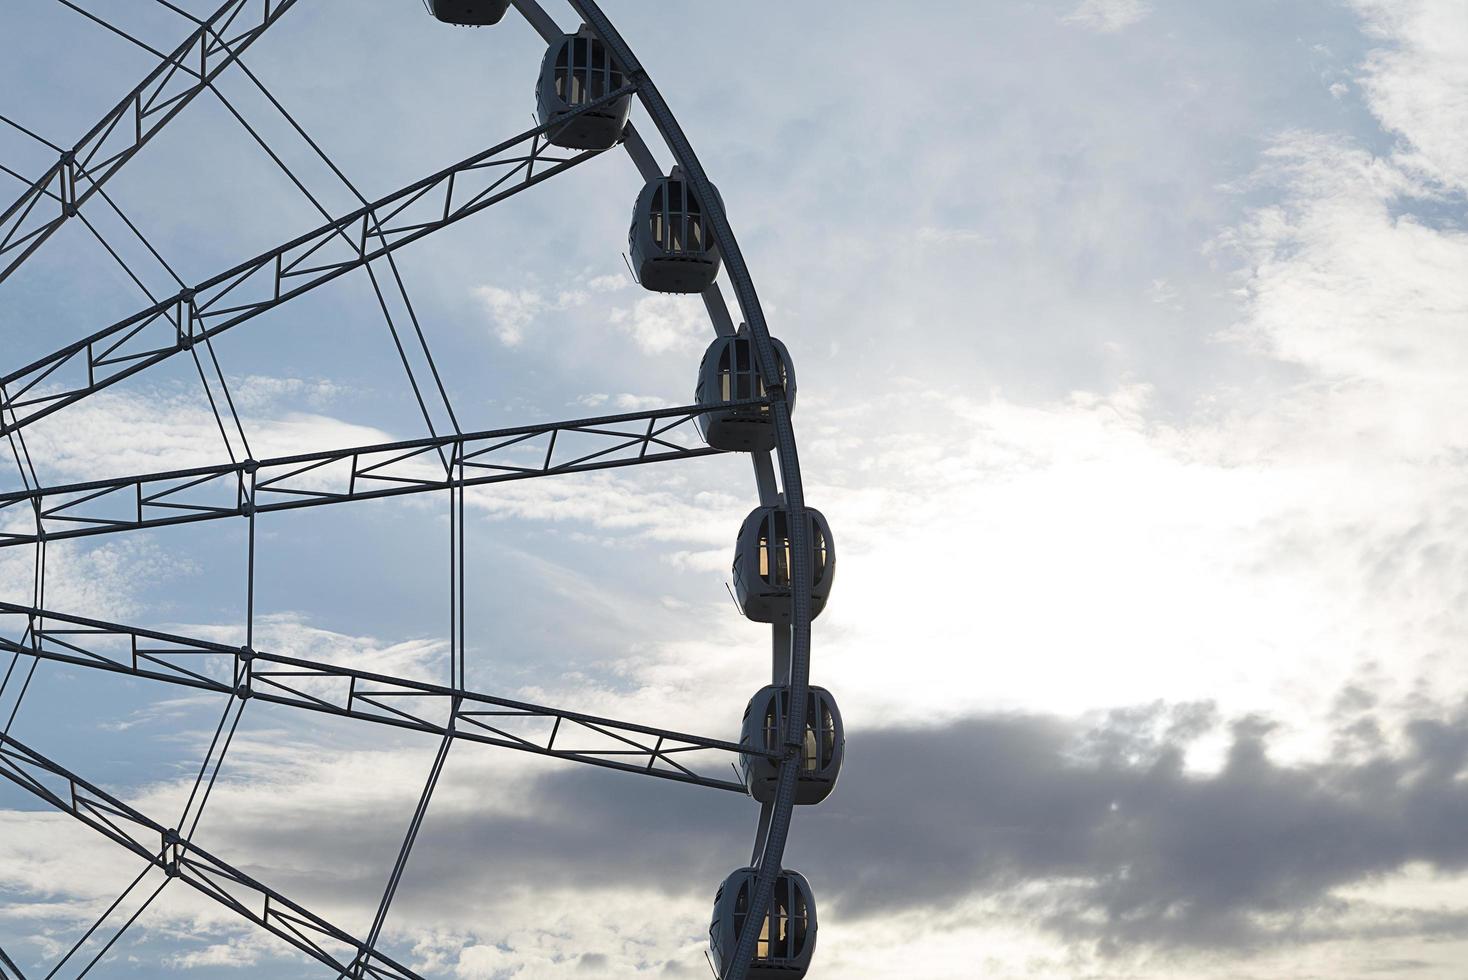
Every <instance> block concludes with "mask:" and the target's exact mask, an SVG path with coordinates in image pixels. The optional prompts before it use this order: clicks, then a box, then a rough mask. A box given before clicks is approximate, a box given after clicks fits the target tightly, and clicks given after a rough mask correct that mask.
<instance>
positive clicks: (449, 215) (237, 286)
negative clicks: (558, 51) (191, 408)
mask: <svg viewBox="0 0 1468 980" xmlns="http://www.w3.org/2000/svg"><path fill="white" fill-rule="evenodd" d="M633 91H635V89H634V87H633V86H630V85H627V86H623V87H622V88H619V89H617V90H616V91H614V92H610V93H608V94H607V95H606V96H604V97H603V98H600V99H597V100H595V101H593V102H588V103H586V104H585V105H583V106H580V107H579V108H578V109H577V110H576V111H575V112H574V113H569V114H567V115H566V116H564V117H562V118H561V119H559V120H557V121H556V122H554V123H550V124H547V125H545V126H537V127H536V128H535V129H531V130H527V131H526V132H524V133H521V134H520V135H519V136H515V137H512V138H510V139H508V140H505V141H504V142H503V143H500V144H498V145H497V146H493V147H491V148H489V149H488V150H485V151H483V152H482V153H478V154H475V155H474V156H472V157H469V158H468V159H467V160H462V161H460V162H459V163H456V164H454V165H453V166H451V167H449V168H447V169H445V170H440V171H439V172H438V173H436V174H433V175H432V176H430V177H425V178H424V179H422V180H420V181H417V182H416V183H413V184H409V185H408V186H407V187H404V188H401V189H400V190H396V191H394V192H392V193H391V194H389V195H387V196H386V197H383V198H380V199H379V200H377V201H374V202H372V203H371V204H368V205H366V206H365V207H362V208H358V209H357V210H355V211H353V212H351V213H350V214H347V215H345V216H343V217H341V218H337V219H335V220H334V221H330V222H328V223H326V224H324V225H322V226H321V227H319V228H316V229H314V230H312V231H309V232H307V233H306V234H304V235H302V236H300V237H299V238H296V239H293V240H291V241H289V242H286V243H285V244H283V245H279V246H277V247H275V248H273V249H271V250H269V251H268V252H263V253H261V254H260V255H257V256H255V257H254V258H253V259H250V260H248V261H246V262H242V263H240V264H239V265H237V266H235V267H234V268H232V269H228V270H226V271H224V272H221V273H219V274H218V275H215V276H212V277H210V278H208V279H205V280H204V281H203V282H201V283H199V284H197V285H195V286H192V287H190V288H188V289H184V290H182V291H180V292H179V293H178V294H177V295H176V296H172V297H170V298H168V299H166V300H163V301H161V302H159V303H155V304H154V305H152V306H149V307H148V308H147V309H144V310H139V311H138V312H137V313H134V314H133V315H132V316H129V317H126V318H125V319H122V320H119V321H118V322H116V323H114V324H112V325H111V326H110V327H104V328H103V329H102V330H99V331H97V332H96V333H94V334H92V335H91V336H89V337H84V338H82V339H81V340H78V341H75V342H73V343H71V344H68V345H67V346H65V347H63V348H61V349H60V350H58V351H55V352H53V353H51V354H47V355H46V356H45V357H42V358H41V359H39V360H37V361H33V362H32V363H30V364H28V365H26V366H25V367H23V368H20V369H18V370H15V371H12V372H11V373H9V374H7V375H5V376H4V377H0V436H3V435H6V434H7V433H10V432H13V431H15V430H16V429H20V428H24V427H25V426H27V425H29V424H30V423H32V422H34V421H36V420H37V419H39V418H43V417H45V416H47V415H49V414H51V413H52V412H54V411H56V410H57V409H60V408H63V407H65V406H67V405H70V404H71V403H73V402H75V401H79V400H80V399H82V398H85V397H86V396H88V395H90V394H92V393H93V392H96V391H100V390H101V389H103V388H106V387H107V386H108V385H112V384H115V383H117V382H118V381H121V380H122V379H123V378H127V377H131V376H132V375H134V374H137V373H138V372H140V371H143V370H146V369H147V368H149V367H151V366H153V365H154V364H157V363H159V362H160V361H163V360H166V359H168V358H170V357H172V356H173V355H174V354H177V353H180V352H182V351H186V350H189V349H190V348H192V347H193V345H194V344H196V343H200V342H202V341H203V340H205V339H207V338H211V337H214V336H217V335H218V334H221V333H223V332H224V331H226V330H228V329H229V328H230V327H233V326H235V325H237V324H240V323H243V322H245V321H246V320H249V319H252V318H253V317H256V316H259V315H260V314H261V313H264V312H266V311H267V310H271V309H274V308H275V307H277V306H279V305H280V304H282V303H284V302H286V301H287V300H290V299H293V298H294V297H296V296H299V295H301V294H302V293H304V292H307V291H309V290H311V289H315V288H316V287H317V286H321V285H324V284H325V283H328V282H330V281H332V280H333V279H336V278H337V277H338V276H341V275H343V274H345V273H347V272H350V271H352V270H353V269H356V268H358V267H360V266H363V265H366V264H367V263H368V262H370V261H372V260H373V259H375V258H378V257H379V256H383V255H387V254H388V253H390V252H393V251H395V250H397V249H399V248H401V247H403V246H404V245H407V244H408V243H410V242H415V241H417V240H418V239H420V238H423V237H425V236H427V235H431V234H433V233H434V232H435V231H438V230H440V229H442V228H446V227H448V226H449V225H451V224H454V223H455V222H457V221H460V220H462V219H464V218H467V217H469V216H470V215H472V214H477V213H478V212H480V211H483V210H484V209H485V208H488V207H490V206H491V205H493V204H496V203H498V202H500V201H503V200H504V199H505V198H507V197H510V196H512V195H514V194H517V193H519V192H520V191H522V190H525V189H526V188H528V187H532V186H534V185H536V184H538V183H540V182H541V181H544V180H547V179H549V178H551V177H553V176H555V175H556V174H558V173H561V172H562V171H565V170H569V169H570V168H571V167H574V166H576V165H577V164H579V163H582V162H584V161H586V160H589V159H591V158H592V157H594V156H598V155H600V154H601V153H604V152H606V151H604V150H586V151H583V152H581V153H577V154H575V155H573V156H569V157H561V156H555V155H552V153H551V150H552V146H551V144H550V143H549V142H548V140H547V138H546V134H547V133H549V132H551V131H553V130H557V129H560V128H561V127H564V126H566V125H569V123H570V120H571V117H572V116H576V115H579V114H581V113H583V112H590V111H594V110H596V109H597V108H599V107H601V106H602V105H605V104H607V103H609V102H613V101H615V100H616V99H619V98H621V97H623V96H624V95H628V94H630V93H631V92H633ZM537 168H539V169H537ZM67 366H71V367H73V368H81V369H84V374H85V377H84V379H78V380H76V381H74V382H73V384H72V386H70V387H66V386H65V385H63V386H62V387H61V388H60V390H53V389H52V388H51V387H50V385H53V384H56V383H57V380H58V379H59V375H58V372H59V371H60V370H61V369H62V368H64V367H67ZM48 382H49V384H48ZM7 413H8V414H9V419H8V420H6V418H5V416H6V414H7Z"/></svg>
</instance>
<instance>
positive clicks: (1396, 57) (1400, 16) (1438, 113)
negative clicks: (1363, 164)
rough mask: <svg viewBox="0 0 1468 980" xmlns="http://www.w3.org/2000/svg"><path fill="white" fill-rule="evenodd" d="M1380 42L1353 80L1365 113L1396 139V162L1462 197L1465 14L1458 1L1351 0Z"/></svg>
mask: <svg viewBox="0 0 1468 980" xmlns="http://www.w3.org/2000/svg"><path fill="white" fill-rule="evenodd" d="M1355 6H1356V8H1357V10H1359V11H1360V13H1361V15H1362V17H1363V19H1364V20H1365V24H1366V28H1367V30H1368V32H1370V33H1371V34H1372V35H1373V36H1375V37H1376V38H1378V39H1380V40H1382V41H1384V42H1386V43H1385V44H1384V45H1383V46H1381V47H1378V48H1376V49H1374V50H1373V51H1372V52H1371V54H1370V56H1369V57H1368V58H1367V60H1366V65H1365V74H1364V77H1363V78H1362V79H1361V84H1362V87H1363V88H1364V89H1365V92H1366V96H1367V102H1368V104H1369V105H1370V107H1371V111H1372V112H1373V113H1374V114H1375V115H1376V116H1377V118H1378V119H1380V120H1381V123H1382V125H1383V127H1385V128H1386V129H1388V130H1390V131H1392V132H1395V133H1397V134H1398V135H1400V136H1401V138H1402V139H1403V141H1404V142H1405V144H1406V146H1405V147H1404V148H1403V152H1402V154H1401V159H1402V161H1403V162H1404V163H1405V164H1407V165H1408V166H1410V167H1412V168H1413V169H1414V170H1417V171H1419V172H1421V173H1423V174H1425V175H1426V176H1428V177H1429V178H1430V179H1432V180H1434V181H1437V182H1440V183H1441V184H1443V185H1445V186H1447V187H1449V188H1452V189H1456V190H1458V191H1468V16H1464V13H1463V5H1462V3H1460V2H1458V0H1355Z"/></svg>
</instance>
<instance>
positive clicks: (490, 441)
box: [0, 399, 763, 548]
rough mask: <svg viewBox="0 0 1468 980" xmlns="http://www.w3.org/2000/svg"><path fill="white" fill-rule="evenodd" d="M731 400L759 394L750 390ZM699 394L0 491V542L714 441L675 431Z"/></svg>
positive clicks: (552, 470)
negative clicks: (670, 401)
mask: <svg viewBox="0 0 1468 980" xmlns="http://www.w3.org/2000/svg"><path fill="white" fill-rule="evenodd" d="M727 404H728V405H729V406H731V407H740V406H750V405H759V404H763V403H762V402H761V401H759V400H757V399H749V400H743V401H734V402H729V403H727ZM705 411H707V409H705V408H703V407H701V406H697V405H685V406H681V407H678V408H661V409H655V410H653V411H648V412H632V413H629V414H625V415H605V416H601V417H598V418H590V419H574V420H571V421H567V422H548V423H542V424H539V425H526V426H518V427H516V428H509V429H493V430H490V431H486V432H470V433H465V434H455V435H447V436H437V437H425V438H421V439H409V440H406V441H403V442H389V443H381V444H378V445H374V446H355V447H351V448H347V449H329V450H323V451H318V452H314V453H303V454H301V455H298V456H281V457H277V458H274V459H266V460H249V459H247V460H241V461H240V462H237V463H224V464H219V465H215V466H203V467H196V468H194V469H185V470H172V471H168V472H162V473H148V474H143V475H139V476H125V477H119V478H115V479H111V480H93V481H89V482H87V483H73V484H68V485H65V486H56V487H40V488H36V489H31V490H16V491H12V492H10V493H5V494H0V527H3V526H5V525H6V523H7V519H10V518H15V521H14V523H15V524H19V519H21V518H24V520H25V521H26V523H27V525H28V526H33V527H36V530H34V531H30V530H27V531H24V532H18V531H15V532H12V531H0V548H3V547H11V546H15V545H24V544H30V543H34V542H36V541H40V540H45V541H55V540H59V539H62V538H78V537H88V536H91V535H95V534H114V533H117V532H120V531H133V530H138V529H142V528H155V527H166V526H169V525H173V524H191V523H194V522H197V521H209V520H218V519H220V518H225V517H249V516H250V515H252V514H263V513H268V512H271V511H279V510H296V509H299V508H302V507H318V506H322V505H325V504H339V503H345V502H348V501H353V500H375V499H379V498H382V497H397V496H402V495H404V494H413V493H429V492H432V491H435V490H447V489H450V488H454V487H474V486H481V485H484V484H489V483H504V482H507V481H510V480H525V479H531V478H534V477H542V476H556V475H559V474H564V473H585V472H589V471H592V470H604V469H612V468H616V467H621V466H637V465H641V464H643V463H657V462H664V461H667V460H673V459H687V458H692V457H696V456H710V455H715V454H718V453H721V452H723V450H719V449H714V448H712V447H710V446H705V445H703V444H702V443H699V442H694V440H693V438H690V439H689V440H688V441H689V442H690V443H692V444H691V445H680V444H679V443H677V442H675V441H673V439H675V438H676V436H675V435H674V433H676V432H678V430H682V431H683V432H687V431H688V430H689V429H690V428H692V424H691V423H692V422H693V420H694V419H696V418H697V417H698V416H699V415H700V414H702V413H703V412H705Z"/></svg>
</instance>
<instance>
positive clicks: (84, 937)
mask: <svg viewBox="0 0 1468 980" xmlns="http://www.w3.org/2000/svg"><path fill="white" fill-rule="evenodd" d="M153 868H154V865H153V864H151V863H150V864H147V865H145V866H144V867H143V870H142V871H139V872H138V876H137V877H136V878H134V879H133V880H132V883H131V884H129V885H128V886H127V887H126V888H124V889H123V890H122V894H121V895H118V896H117V898H116V900H115V901H113V903H112V904H111V905H109V906H107V911H105V912H103V913H102V914H101V915H100V916H98V917H97V921H96V922H93V923H92V926H91V928H90V929H88V930H87V931H86V932H84V933H82V935H81V938H80V939H78V940H77V941H76V942H75V943H73V944H72V946H71V949H69V950H67V951H66V955H65V956H63V957H61V959H59V960H57V961H56V965H55V966H53V967H52V968H51V972H50V973H48V974H46V975H45V976H44V977H42V978H41V980H51V978H52V977H54V976H56V974H57V972H58V971H59V970H60V969H61V968H62V967H63V966H65V965H66V961H67V960H69V959H71V958H72V957H73V956H74V955H76V951H77V950H79V949H81V948H82V946H84V945H86V942H87V940H88V939H91V938H92V933H94V932H96V931H97V930H98V929H100V928H101V927H102V924H103V923H104V922H106V921H107V920H108V918H110V917H111V915H112V913H113V912H116V911H117V907H118V906H119V905H121V904H122V903H123V901H124V900H125V899H126V898H127V897H128V896H129V895H131V894H132V891H133V889H134V888H136V887H138V884H139V883H141V882H142V880H143V879H144V878H146V877H147V876H148V872H149V871H152V870H153Z"/></svg>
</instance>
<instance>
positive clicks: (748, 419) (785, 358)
mask: <svg viewBox="0 0 1468 980" xmlns="http://www.w3.org/2000/svg"><path fill="white" fill-rule="evenodd" d="M770 343H772V344H773V345H774V347H775V365H776V367H777V368H778V369H779V371H780V379H781V383H782V384H783V385H784V387H785V400H786V402H787V403H789V405H790V407H791V408H792V409H793V408H795V370H794V368H793V367H791V365H790V352H789V351H788V350H786V349H785V345H784V344H782V343H780V341H778V340H776V339H775V338H773V337H771V338H770ZM764 396H765V383H764V379H763V378H761V377H760V373H759V366H758V364H757V363H756V361H755V350H754V340H753V338H752V337H750V335H749V328H748V327H747V326H745V325H743V324H741V325H740V327H739V332H738V333H737V334H736V335H734V336H733V337H719V338H718V339H717V340H715V341H714V342H713V343H712V344H710V345H709V347H708V350H706V351H704V352H703V361H701V362H700V363H699V366H698V387H697V388H695V389H694V392H693V400H694V402H695V403H696V404H699V405H705V406H708V407H710V408H713V409H715V410H714V411H711V412H707V413H705V414H703V415H700V416H699V417H698V430H699V432H701V433H703V438H704V441H705V442H707V443H708V444H709V445H710V446H713V447H714V448H715V449H726V450H732V451H735V452H746V453H758V452H767V451H769V450H771V449H774V448H775V426H774V424H773V422H772V420H771V419H770V409H769V406H767V405H752V406H745V407H743V408H720V407H719V406H721V405H725V404H727V403H728V402H731V401H743V400H745V399H749V398H763V397H764Z"/></svg>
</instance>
